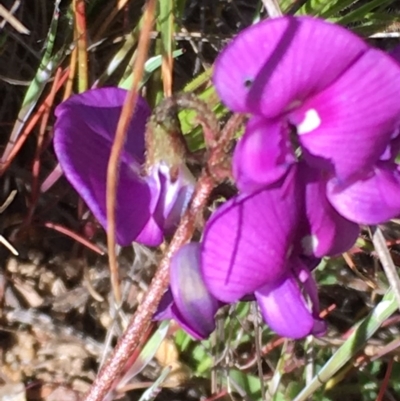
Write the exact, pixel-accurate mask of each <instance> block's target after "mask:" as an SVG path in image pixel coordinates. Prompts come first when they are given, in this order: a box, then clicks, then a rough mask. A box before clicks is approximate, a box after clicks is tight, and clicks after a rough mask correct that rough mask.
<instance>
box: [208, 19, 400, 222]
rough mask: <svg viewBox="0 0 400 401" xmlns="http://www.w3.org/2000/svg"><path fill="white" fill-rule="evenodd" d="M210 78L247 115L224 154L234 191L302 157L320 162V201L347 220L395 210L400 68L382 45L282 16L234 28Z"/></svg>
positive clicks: (274, 175)
mask: <svg viewBox="0 0 400 401" xmlns="http://www.w3.org/2000/svg"><path fill="white" fill-rule="evenodd" d="M214 83H215V87H216V89H217V92H218V94H219V95H220V97H221V99H222V101H223V102H224V103H225V104H226V106H228V107H229V108H230V109H231V110H233V111H236V112H244V113H250V115H251V117H250V120H249V122H248V124H247V128H246V132H245V134H244V136H243V138H242V140H241V141H240V142H239V144H238V146H237V149H236V151H235V154H234V160H233V171H234V175H235V178H236V182H237V185H238V188H239V189H240V190H241V191H244V192H249V191H250V192H251V191H252V190H254V189H255V188H257V187H263V186H267V185H269V184H271V183H273V182H275V181H277V180H278V179H279V178H281V177H283V175H284V174H285V173H286V172H287V170H288V168H289V167H290V166H291V165H293V164H294V163H296V162H297V161H298V160H299V159H301V160H304V161H305V163H307V164H308V165H309V166H311V167H314V168H317V169H318V170H323V171H324V174H323V177H322V178H323V180H324V182H325V183H326V195H327V197H328V199H329V201H330V202H331V203H332V205H333V206H334V207H335V208H336V209H337V210H338V211H339V213H340V214H342V215H343V216H345V217H346V218H348V219H349V220H351V221H354V222H356V223H360V224H378V223H381V222H384V221H386V220H388V219H389V218H392V217H394V216H396V215H397V214H399V212H400V197H399V196H393V195H394V194H395V193H397V192H398V191H399V189H400V176H399V171H398V168H397V166H396V164H395V163H394V156H395V154H393V152H391V148H393V147H394V148H395V149H396V150H397V149H398V142H399V125H400V103H399V102H398V93H399V91H400V68H399V65H398V63H397V62H396V61H395V60H394V59H393V58H392V57H391V56H390V55H388V54H386V53H384V52H382V51H380V50H377V49H374V48H371V47H370V46H369V45H368V44H367V43H365V42H364V41H363V40H362V39H360V38H359V37H357V36H356V35H354V34H353V33H351V32H350V31H348V30H346V29H345V28H342V27H340V26H338V25H333V24H330V23H328V22H325V21H322V20H318V19H314V18H310V17H283V18H277V19H274V20H267V21H264V22H262V23H259V24H257V25H254V26H252V27H250V28H248V29H246V30H245V31H243V32H242V33H240V34H239V35H238V36H237V37H236V38H235V39H234V40H233V41H232V42H231V43H230V44H229V45H228V46H227V48H226V49H225V50H224V51H223V52H222V54H221V55H220V56H219V57H218V59H217V61H216V65H215V74H214ZM388 155H389V156H388ZM377 205H379V207H377Z"/></svg>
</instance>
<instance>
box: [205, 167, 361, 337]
mask: <svg viewBox="0 0 400 401" xmlns="http://www.w3.org/2000/svg"><path fill="white" fill-rule="evenodd" d="M300 173H302V171H301V169H296V168H293V169H291V170H290V172H289V174H288V176H287V177H286V178H285V180H282V181H281V182H279V183H278V184H277V185H275V186H272V187H269V188H267V189H261V190H258V191H255V192H253V193H251V194H250V195H249V194H242V195H239V196H237V197H234V198H233V199H231V200H229V201H227V202H225V203H224V204H223V205H222V206H221V207H220V208H219V209H218V210H217V211H216V212H215V213H214V214H213V215H212V216H211V218H210V220H209V221H208V222H207V225H206V228H205V231H204V235H203V240H202V248H201V268H202V275H203V279H204V282H205V284H206V287H207V288H208V290H209V291H210V292H211V294H213V295H214V296H215V297H216V298H217V299H219V300H221V301H223V302H228V303H229V302H235V301H238V300H240V299H242V298H243V297H244V296H246V295H248V294H252V293H254V295H255V297H256V299H257V301H258V303H259V305H260V308H261V311H262V314H263V317H264V319H265V321H266V322H267V323H268V324H269V325H270V326H271V328H273V329H274V330H275V331H276V332H277V333H278V334H280V335H283V336H287V337H291V338H300V337H304V336H305V335H307V334H310V333H314V334H319V333H321V331H323V327H324V326H323V324H322V322H321V321H320V319H319V318H318V298H317V296H316V290H315V283H314V281H313V278H312V276H311V275H310V271H311V269H312V268H314V267H315V260H316V257H315V256H316V255H319V254H321V253H323V252H327V250H328V251H331V250H333V251H334V252H336V251H337V250H341V249H342V248H347V247H348V246H349V243H350V245H351V244H352V242H354V235H355V236H356V235H357V233H358V229H357V227H355V230H354V229H353V227H350V231H349V233H345V234H344V235H343V237H341V236H336V232H335V229H336V228H337V225H329V223H330V219H334V218H335V217H337V213H336V212H335V211H334V210H333V208H331V207H329V204H328V202H325V203H324V202H322V208H323V209H324V207H325V209H326V210H327V212H326V213H324V210H322V211H319V210H318V211H317V212H316V213H315V214H313V215H312V219H310V220H309V221H308V220H307V219H305V218H304V215H305V211H304V210H305V203H306V202H304V199H309V204H310V205H311V206H312V202H313V201H314V200H315V201H316V202H317V201H318V200H317V199H314V198H313V194H314V188H313V186H315V183H314V182H313V181H312V180H310V185H308V186H307V187H306V189H308V187H310V188H311V189H310V190H309V193H308V195H307V196H306V195H305V193H304V192H305V187H304V185H303V183H302V181H301V177H300ZM311 209H312V208H311ZM342 220H344V219H342ZM310 226H311V227H310ZM312 232H314V234H310V233H312ZM308 301H310V303H311V305H312V306H311V308H309V307H308ZM288 305H289V306H290V308H288ZM297 319H300V320H301V324H299V323H298V321H297Z"/></svg>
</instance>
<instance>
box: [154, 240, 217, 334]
mask: <svg viewBox="0 0 400 401" xmlns="http://www.w3.org/2000/svg"><path fill="white" fill-rule="evenodd" d="M170 276H171V284H170V289H169V290H168V291H167V292H166V293H165V295H164V297H163V299H162V301H161V303H160V306H159V309H158V312H157V314H156V315H155V317H154V318H155V319H156V320H164V319H175V320H176V321H177V322H178V323H179V324H180V325H181V326H182V328H183V329H185V331H187V332H188V333H189V334H190V335H191V336H193V337H194V338H197V339H204V338H207V337H208V336H209V335H210V334H211V333H212V332H213V331H214V329H215V320H214V316H215V313H216V312H217V310H218V309H219V308H220V307H221V306H222V303H221V302H219V301H218V300H217V299H216V298H214V297H213V296H212V295H211V294H210V293H209V291H208V290H207V288H206V287H205V285H204V283H203V280H202V277H201V274H200V247H199V244H197V243H190V244H187V245H184V246H183V247H182V248H181V249H180V250H179V251H178V252H177V253H176V254H175V255H174V257H173V258H172V261H171V268H170Z"/></svg>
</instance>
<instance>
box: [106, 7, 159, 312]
mask: <svg viewBox="0 0 400 401" xmlns="http://www.w3.org/2000/svg"><path fill="white" fill-rule="evenodd" d="M156 3H157V2H156V0H148V2H147V5H146V9H145V14H144V22H143V28H142V30H141V32H140V38H139V44H138V54H137V59H136V63H135V67H134V70H133V82H132V88H131V90H130V91H129V92H128V95H127V97H126V100H125V104H124V106H123V108H122V112H121V117H120V119H119V121H118V126H117V131H116V133H115V139H114V143H113V146H112V148H111V154H110V159H109V162H108V167H107V222H108V223H107V247H108V256H109V258H108V260H109V264H110V276H111V285H112V288H113V293H114V298H115V301H116V303H117V305H118V306H119V304H120V303H121V290H120V288H119V278H118V265H117V254H116V250H115V243H116V240H115V231H116V222H115V208H116V193H117V185H118V165H119V158H120V155H121V152H122V149H123V146H124V142H125V137H126V134H127V131H128V127H129V123H130V121H131V119H132V115H133V112H134V110H135V107H136V103H137V98H138V90H139V85H140V82H141V80H142V76H143V73H144V64H145V62H146V60H147V55H148V49H149V46H150V32H151V30H152V27H153V20H154V13H155V7H156Z"/></svg>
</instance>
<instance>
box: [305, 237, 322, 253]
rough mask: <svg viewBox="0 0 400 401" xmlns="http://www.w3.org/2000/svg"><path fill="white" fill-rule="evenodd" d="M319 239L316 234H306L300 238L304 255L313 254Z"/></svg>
mask: <svg viewBox="0 0 400 401" xmlns="http://www.w3.org/2000/svg"><path fill="white" fill-rule="evenodd" d="M318 244H319V241H318V237H317V236H316V235H306V236H305V237H303V239H302V240H301V246H302V247H303V251H304V253H305V254H306V255H313V254H314V253H315V251H316V249H317V247H318Z"/></svg>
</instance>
